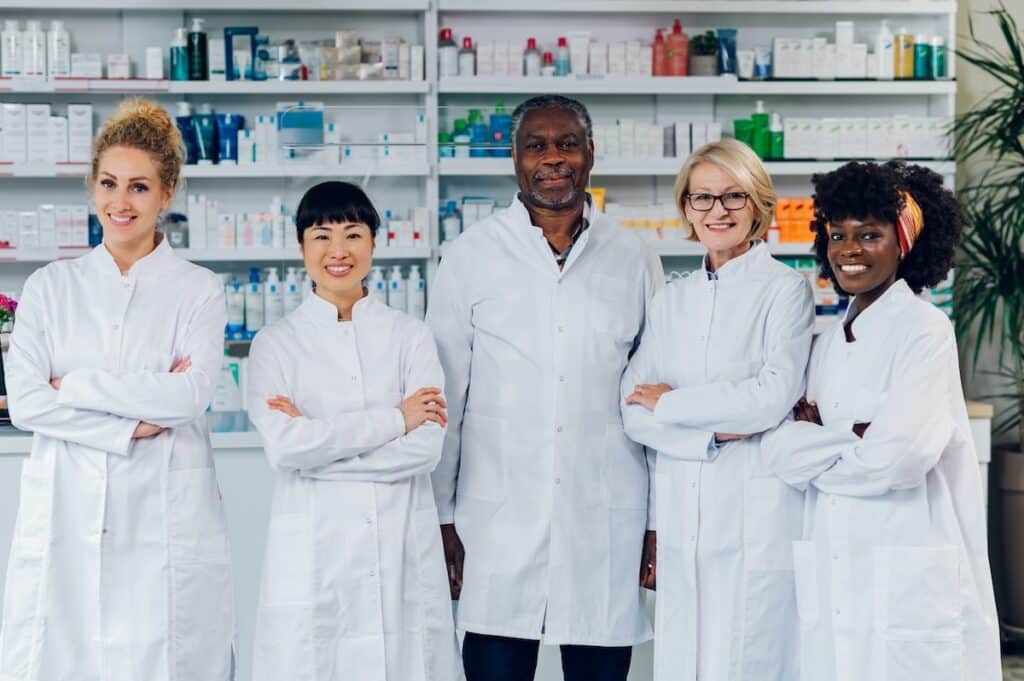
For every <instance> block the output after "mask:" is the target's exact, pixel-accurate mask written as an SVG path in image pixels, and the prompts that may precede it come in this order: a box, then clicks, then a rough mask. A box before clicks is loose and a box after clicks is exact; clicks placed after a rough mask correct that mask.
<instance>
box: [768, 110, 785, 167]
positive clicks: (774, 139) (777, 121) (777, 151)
mask: <svg viewBox="0 0 1024 681" xmlns="http://www.w3.org/2000/svg"><path fill="white" fill-rule="evenodd" d="M768 131H769V133H770V135H771V153H769V154H768V158H771V159H777V160H781V159H782V157H783V156H784V155H785V151H784V150H785V145H784V144H783V142H784V141H785V140H784V138H783V126H782V116H781V115H780V114H777V113H773V114H772V122H771V125H770V126H769V127H768Z"/></svg>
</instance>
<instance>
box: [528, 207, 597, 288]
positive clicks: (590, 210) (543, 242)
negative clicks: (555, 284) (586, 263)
mask: <svg viewBox="0 0 1024 681" xmlns="http://www.w3.org/2000/svg"><path fill="white" fill-rule="evenodd" d="M508 211H509V212H508V215H509V218H510V220H509V222H510V223H511V224H512V230H511V231H512V232H513V233H514V234H515V235H517V236H518V237H521V238H523V239H525V240H526V241H527V242H530V243H532V245H534V246H536V247H537V248H536V250H537V252H538V253H540V252H543V254H544V255H543V259H544V261H545V262H549V263H550V265H551V267H552V269H553V271H554V272H555V275H556V276H558V277H561V276H562V275H563V274H565V273H566V272H568V271H569V268H570V266H571V265H572V263H573V262H575V261H576V260H577V259H578V258H579V256H580V253H582V252H583V249H584V248H585V247H586V245H587V241H589V240H590V239H591V238H592V235H593V233H594V232H596V231H598V230H596V229H595V227H597V222H598V218H599V217H600V216H601V214H600V212H599V211H598V210H597V209H596V208H595V207H594V200H593V199H592V198H591V196H590V194H589V193H588V194H587V197H586V200H585V201H584V202H583V219H585V220H587V221H588V223H589V225H590V226H589V227H588V228H587V229H586V230H584V231H583V233H582V234H580V236H579V239H577V240H576V243H575V244H573V247H572V251H571V252H570V253H569V259H568V260H566V263H565V266H564V267H563V268H562V269H561V270H560V271H559V269H558V265H557V262H556V256H555V254H554V253H553V252H552V251H551V246H550V245H549V244H548V240H547V239H546V238H544V232H543V230H541V228H540V227H538V226H537V225H535V224H533V220H532V219H531V218H530V211H528V210H527V209H526V204H524V203H523V202H522V201H521V200H520V198H519V192H516V194H515V196H513V197H512V202H511V203H510V204H509V207H508Z"/></svg>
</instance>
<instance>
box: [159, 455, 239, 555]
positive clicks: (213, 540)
mask: <svg viewBox="0 0 1024 681" xmlns="http://www.w3.org/2000/svg"><path fill="white" fill-rule="evenodd" d="M167 514H168V533H169V538H170V552H171V560H172V562H174V563H195V562H213V563H227V562H229V561H230V559H231V558H230V553H229V551H228V540H227V529H226V527H225V523H224V509H223V507H222V505H221V495H220V488H219V487H218V486H217V473H216V471H215V470H214V469H213V468H212V467H211V468H187V469H180V470H171V471H169V472H168V477H167Z"/></svg>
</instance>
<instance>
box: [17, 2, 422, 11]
mask: <svg viewBox="0 0 1024 681" xmlns="http://www.w3.org/2000/svg"><path fill="white" fill-rule="evenodd" d="M429 8H430V2H429V0H289V1H288V2H281V0H209V2H202V1H200V0H136V1H135V2H133V3H132V4H131V8H130V10H131V11H133V12H136V11H147V10H149V11H153V10H158V11H166V10H176V11H179V12H188V11H200V10H201V11H203V12H232V11H243V10H244V11H251V12H374V13H376V12H424V11H426V10H428V9H429ZM2 9H24V10H28V9H31V10H36V11H40V3H39V2H38V0H37V1H36V2H33V1H32V0H0V10H2ZM42 10H43V11H53V10H87V11H96V10H112V11H118V12H121V11H124V10H125V3H124V2H123V1H120V0H47V2H46V6H45V8H42Z"/></svg>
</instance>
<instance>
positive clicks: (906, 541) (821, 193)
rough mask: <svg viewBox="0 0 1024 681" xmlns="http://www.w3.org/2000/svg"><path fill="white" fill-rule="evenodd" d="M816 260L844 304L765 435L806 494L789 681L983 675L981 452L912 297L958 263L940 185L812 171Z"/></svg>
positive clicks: (987, 606)
mask: <svg viewBox="0 0 1024 681" xmlns="http://www.w3.org/2000/svg"><path fill="white" fill-rule="evenodd" d="M814 185H815V190H816V192H815V197H814V199H815V222H814V229H815V231H816V238H815V250H816V253H817V256H818V260H819V263H820V265H821V269H822V272H823V274H824V275H825V276H827V277H829V278H831V279H832V281H833V282H834V283H835V286H836V288H837V289H839V290H840V291H842V292H844V293H846V294H848V295H850V296H851V297H852V300H851V303H850V307H849V310H848V311H847V313H846V317H845V318H844V319H843V320H842V323H839V324H836V325H835V326H834V327H833V328H832V329H830V330H829V331H826V332H825V333H824V334H823V335H822V336H821V337H819V338H818V340H817V341H816V343H815V345H814V349H813V351H812V353H811V361H810V365H809V368H808V377H807V392H806V398H802V399H801V400H800V401H799V403H798V404H797V405H796V407H795V409H794V413H793V416H792V418H791V419H790V420H788V421H786V422H784V423H783V424H782V425H780V426H779V427H778V428H777V429H775V430H774V431H773V432H771V433H768V434H766V435H765V436H764V437H763V438H762V440H761V445H762V451H763V452H764V455H765V461H766V462H767V464H768V465H769V466H770V467H771V469H772V470H773V471H774V472H775V473H776V474H777V475H779V476H780V477H782V478H783V479H784V480H786V481H787V482H788V483H790V484H791V485H793V486H795V487H797V488H798V489H804V490H807V496H806V507H805V513H804V533H803V537H804V539H803V540H802V541H797V542H794V545H793V549H794V552H793V561H794V570H795V575H796V593H797V609H798V613H799V616H800V631H801V678H804V679H815V680H816V681H831V680H840V679H888V680H889V681H917V680H918V679H929V680H930V681H966V680H967V679H970V680H971V681H996V680H997V679H999V678H1001V672H1000V668H999V637H998V626H997V621H996V612H995V603H994V598H993V594H992V581H991V576H990V573H989V564H988V556H987V549H986V542H985V536H986V535H985V507H984V504H983V502H982V491H981V482H980V478H979V474H978V461H977V455H976V453H975V450H974V444H973V440H972V439H971V431H970V427H969V425H968V421H967V410H966V406H965V402H964V395H963V389H962V387H961V384H960V373H959V366H958V362H957V348H956V338H955V336H954V334H953V326H952V324H951V323H950V321H949V319H948V318H947V317H946V316H945V315H944V314H943V313H942V312H941V311H939V310H938V309H937V308H936V307H934V306H932V305H930V304H929V303H927V302H925V301H924V300H922V299H921V298H919V297H917V296H916V295H915V294H916V293H919V292H920V291H921V290H922V289H923V288H925V287H928V286H934V285H935V284H937V283H938V282H939V281H941V280H942V279H943V278H945V276H946V274H947V273H948V271H949V268H950V267H951V266H952V264H953V254H954V250H955V248H956V244H957V241H958V239H959V235H960V231H961V224H962V217H961V211H960V207H959V205H958V204H957V202H956V199H955V198H954V197H953V195H952V193H950V192H949V190H947V189H946V188H945V187H944V186H943V184H942V178H941V177H940V176H939V175H938V174H936V173H935V172H933V171H931V170H928V169H926V168H923V167H920V166H915V165H906V164H904V163H900V162H890V163H887V164H885V165H876V164H872V163H849V164H847V165H845V166H843V167H841V168H839V169H838V170H836V171H834V172H832V173H828V174H826V175H820V176H815V177H814Z"/></svg>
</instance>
